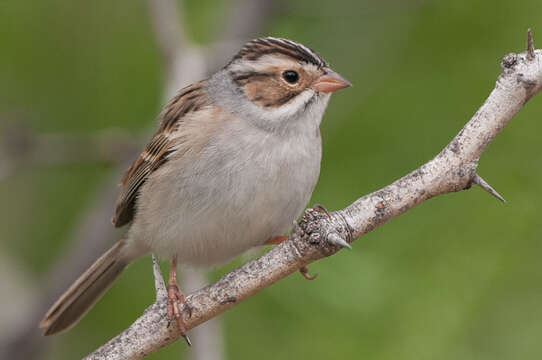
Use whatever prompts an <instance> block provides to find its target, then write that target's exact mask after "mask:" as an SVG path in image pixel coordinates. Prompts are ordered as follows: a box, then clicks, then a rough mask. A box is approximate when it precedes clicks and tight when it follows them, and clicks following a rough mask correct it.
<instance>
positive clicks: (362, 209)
mask: <svg viewBox="0 0 542 360" xmlns="http://www.w3.org/2000/svg"><path fill="white" fill-rule="evenodd" d="M529 38H530V33H529ZM528 43H530V44H532V40H529V41H528ZM531 49H532V45H528V48H527V51H526V52H524V53H522V54H509V55H507V56H505V57H504V59H503V61H502V73H501V75H500V76H499V78H498V80H497V83H496V86H495V89H494V90H493V91H492V92H491V94H490V95H489V97H488V99H487V100H486V101H485V103H484V104H483V105H482V107H481V108H480V109H479V110H478V111H477V112H476V113H475V114H474V116H473V117H472V118H471V120H470V121H469V122H468V123H467V124H466V125H465V127H463V129H462V130H461V131H460V132H459V133H458V134H457V136H456V137H455V138H454V139H453V140H452V141H451V142H450V143H449V144H448V145H447V146H446V147H445V148H444V149H443V150H442V151H441V152H440V153H439V154H438V155H437V156H436V157H435V158H433V159H432V160H430V161H429V162H427V163H426V164H424V165H422V166H421V167H420V168H418V169H416V170H415V171H413V172H411V173H410V174H408V175H406V176H404V177H402V178H401V179H399V180H397V181H395V182H394V183H392V184H390V185H388V186H386V187H384V188H382V189H380V190H378V191H376V192H373V193H371V194H368V195H366V196H364V197H362V198H360V199H358V200H357V201H355V202H354V203H353V204H351V205H350V206H348V207H347V208H345V209H343V210H339V211H335V212H332V213H327V211H322V210H321V209H318V210H315V209H308V210H306V211H305V213H304V215H303V217H302V219H301V220H300V221H299V223H298V224H295V226H294V232H293V233H292V235H291V236H290V237H289V239H288V240H287V241H285V242H284V243H282V244H280V245H278V246H276V247H274V248H273V249H271V250H270V251H269V252H267V253H266V254H264V255H263V256H261V257H259V258H258V259H255V260H253V261H251V262H249V263H247V264H245V265H243V266H241V267H239V268H237V269H235V270H233V271H232V272H230V273H228V274H226V275H225V276H224V277H223V278H221V279H220V280H218V281H217V282H216V283H214V284H212V285H209V286H207V287H205V288H203V289H200V290H198V291H195V292H193V293H191V294H190V295H188V296H187V298H186V299H187V303H188V305H189V306H190V307H191V309H192V312H191V316H190V317H189V316H188V315H187V312H186V311H185V312H183V314H185V317H184V323H185V325H186V327H187V329H191V328H194V327H195V326H197V325H199V324H201V323H203V322H205V321H207V320H209V319H211V318H213V317H215V316H217V315H218V314H220V313H222V312H224V311H226V310H228V309H229V308H231V307H233V306H235V305H237V304H238V303H240V302H241V301H243V300H244V299H246V298H248V297H250V296H252V295H254V294H255V293H256V292H258V291H260V290H262V289H265V288H266V287H268V286H270V285H271V284H273V283H275V282H276V281H278V280H280V279H282V278H284V277H286V276H287V275H289V274H291V273H293V272H295V271H297V270H299V269H300V268H302V267H303V266H306V265H307V264H309V263H311V262H313V261H316V260H318V259H321V258H323V257H327V256H330V255H333V254H335V253H336V252H337V251H339V250H340V248H341V246H336V245H334V244H339V245H341V241H339V239H342V240H344V241H345V242H346V243H350V242H352V241H354V240H355V239H357V238H359V237H360V236H362V235H363V234H366V233H368V232H369V231H371V230H373V229H374V228H376V227H378V226H380V225H382V224H384V223H385V222H387V221H388V220H390V219H392V218H394V217H397V216H399V215H401V214H402V213H404V212H406V211H408V210H409V209H411V208H413V207H414V206H416V205H419V204H421V203H422V202H424V201H426V200H428V199H430V198H432V197H435V196H437V195H441V194H446V193H450V192H456V191H460V190H464V189H468V188H470V187H471V186H472V184H477V185H480V186H481V187H483V188H484V189H486V190H488V189H491V187H490V186H489V185H488V184H487V183H486V182H485V181H483V180H481V178H480V177H479V176H478V175H477V173H476V169H477V167H478V161H479V159H480V156H481V155H482V153H483V151H484V150H485V149H486V148H487V146H488V145H489V143H490V142H491V141H492V140H493V138H494V137H495V136H496V135H497V134H498V133H499V132H500V131H501V130H502V129H503V128H504V126H506V124H508V122H509V121H510V119H511V118H512V117H513V116H514V115H515V114H516V113H517V112H518V111H519V110H520V109H521V108H522V107H523V105H524V104H525V103H526V102H527V101H528V100H529V99H530V98H531V97H532V96H533V95H535V94H537V93H538V92H540V90H541V89H542V67H541V66H540V65H541V62H542V50H532V51H531ZM491 190H492V189H491ZM491 190H490V191H489V192H490V193H493V195H495V194H496V192H494V190H492V191H491ZM496 196H497V195H496ZM497 197H499V196H497ZM342 245H343V246H344V244H342ZM154 267H155V273H156V274H159V272H158V271H157V270H156V268H157V264H156V263H155V264H154ZM161 286H162V285H161ZM161 291H163V289H160V292H161ZM166 302H167V300H165V299H164V298H163V297H161V296H157V299H156V302H155V303H154V304H153V305H151V306H150V307H149V308H147V309H146V310H145V312H144V313H143V315H142V316H141V317H140V318H138V319H137V320H136V321H135V322H134V323H133V324H132V325H131V326H130V327H129V328H128V329H126V330H125V331H123V332H122V333H121V334H119V335H118V336H116V337H115V338H113V339H112V340H111V341H109V342H108V343H107V344H105V345H103V346H102V347H101V348H99V349H98V350H96V351H95V352H93V353H92V354H90V355H89V356H88V357H87V359H110V360H112V359H139V358H142V357H143V356H145V355H147V354H149V353H151V352H153V351H155V350H157V349H159V348H161V347H163V346H165V345H167V344H169V343H171V342H173V341H175V340H176V339H177V338H178V337H179V335H180V334H179V330H178V328H177V327H176V325H175V323H174V322H171V323H170V321H169V320H168V317H167V311H166Z"/></svg>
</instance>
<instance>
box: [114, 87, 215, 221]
mask: <svg viewBox="0 0 542 360" xmlns="http://www.w3.org/2000/svg"><path fill="white" fill-rule="evenodd" d="M187 95H189V96H187ZM206 103H207V97H206V94H205V91H204V88H203V83H202V82H200V83H195V84H192V85H190V86H187V87H186V88H184V89H182V90H181V91H180V92H179V93H178V94H177V95H176V96H175V97H174V98H173V99H171V101H170V102H169V103H168V104H167V105H166V106H165V108H164V111H163V112H162V113H161V115H160V126H159V128H158V130H157V132H156V133H155V134H154V136H153V137H152V139H151V141H150V142H149V143H148V144H147V146H146V147H145V150H144V151H143V152H142V153H141V154H140V155H139V157H138V158H137V159H136V160H135V161H134V162H133V163H132V165H131V166H130V168H128V170H127V171H126V173H125V174H124V176H123V177H122V180H121V184H120V185H121V187H122V190H121V193H120V195H119V198H118V199H117V203H116V206H115V215H114V216H113V219H112V222H113V224H114V225H115V226H116V227H120V226H123V225H125V224H127V223H129V222H130V221H132V219H133V218H134V216H135V211H136V201H137V197H138V193H139V190H140V189H141V186H142V185H143V184H144V183H145V181H147V179H148V178H149V176H150V175H151V174H152V173H153V172H154V171H156V169H158V168H159V167H160V166H162V165H163V164H164V163H165V162H166V161H167V158H168V154H169V153H170V152H171V151H173V149H174V148H175V146H176V145H177V140H176V137H175V133H176V132H179V131H182V130H181V124H182V121H183V118H184V117H185V116H186V115H187V114H188V113H192V112H195V111H197V110H198V109H199V108H201V107H202V106H204V105H205V104H206Z"/></svg>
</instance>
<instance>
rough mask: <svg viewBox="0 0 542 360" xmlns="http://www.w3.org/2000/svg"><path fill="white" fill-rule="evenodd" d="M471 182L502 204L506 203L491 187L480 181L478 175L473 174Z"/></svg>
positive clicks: (482, 180)
mask: <svg viewBox="0 0 542 360" xmlns="http://www.w3.org/2000/svg"><path fill="white" fill-rule="evenodd" d="M472 182H473V183H474V184H476V185H478V186H480V187H481V188H482V189H484V190H485V191H487V192H488V193H490V194H491V195H493V196H495V197H496V198H497V199H499V200H500V201H502V202H503V203H506V200H504V198H503V197H502V196H501V195H500V194H499V193H498V192H496V191H495V189H493V188H492V187H491V185H489V184H488V183H487V182H486V181H485V180H484V179H482V178H481V177H480V175H478V174H475V175H474V178H473V179H472Z"/></svg>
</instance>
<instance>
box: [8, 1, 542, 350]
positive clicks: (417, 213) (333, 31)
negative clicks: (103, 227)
mask: <svg viewBox="0 0 542 360" xmlns="http://www.w3.org/2000/svg"><path fill="white" fill-rule="evenodd" d="M228 6H229V5H228V3H224V2H220V1H212V0H197V1H195V0H190V1H186V6H185V8H186V13H185V18H186V20H187V27H188V28H189V33H190V37H191V38H192V39H193V40H194V41H196V42H198V43H201V44H205V43H207V42H209V41H211V40H212V39H213V38H214V37H216V34H217V33H218V32H219V31H220V24H221V22H222V21H224V19H222V18H221V16H222V15H223V14H224V9H226V8H227V7H228ZM541 12H542V3H541V2H540V0H521V1H514V2H513V1H509V0H487V1H472V0H461V1H436V0H433V1H431V0H427V1H421V0H416V1H401V0H387V1H379V2H377V1H355V0H350V1H346V0H345V1H338V0H336V1H333V2H326V1H321V0H318V1H315V0H303V1H296V2H295V3H293V4H287V3H286V2H284V3H281V4H280V6H278V8H277V9H276V10H275V12H274V13H272V14H270V16H269V18H268V21H267V22H266V24H265V25H264V26H263V28H262V29H261V31H260V32H259V33H258V34H254V36H258V35H273V36H281V37H287V38H291V39H293V40H297V41H299V42H302V43H304V44H306V45H308V46H310V47H311V48H313V49H316V50H317V51H318V52H319V53H320V54H321V55H322V56H323V57H324V58H325V59H326V60H328V61H329V62H330V63H331V64H332V66H333V67H334V69H336V70H337V71H338V72H340V73H341V74H342V75H344V76H345V77H346V78H348V79H349V80H350V81H351V82H352V83H353V84H354V86H353V87H352V88H350V89H347V90H344V91H341V92H339V93H337V94H335V95H334V96H333V99H332V101H331V103H330V105H329V107H328V111H327V113H326V116H325V119H324V122H323V124H322V134H323V141H324V156H323V160H322V172H321V176H320V181H319V183H318V185H317V187H316V190H315V192H314V194H313V198H312V200H311V203H315V202H317V203H321V204H324V205H325V206H326V207H327V208H328V209H330V210H335V209H339V208H343V207H345V206H346V205H348V204H350V203H351V202H352V201H354V200H355V199H357V198H358V197H360V196H361V195H363V194H366V193H368V192H371V191H374V190H377V189H378V188H380V187H382V186H385V185H387V184H388V183H390V182H392V181H393V180H395V179H397V178H398V177H400V176H402V175H404V174H406V173H407V172H409V171H411V170H412V169H414V168H416V167H418V166H419V165H421V164H422V163H424V162H425V161H427V160H429V159H431V158H432V157H433V156H434V155H436V154H437V153H438V152H439V151H440V149H441V148H442V147H443V146H444V145H445V144H446V143H447V142H448V141H450V140H451V138H452V137H453V136H454V135H455V134H456V133H457V132H458V131H459V130H460V129H461V127H462V126H463V124H464V123H465V122H466V121H467V120H468V119H469V118H470V117H471V116H472V114H474V112H475V111H476V110H477V108H478V107H479V106H480V105H481V104H482V102H483V101H484V100H485V98H486V97H487V95H488V94H489V92H490V91H491V90H492V89H493V87H494V84H495V80H496V78H497V76H498V74H499V73H500V65H499V63H500V60H501V59H502V57H503V56H504V55H505V54H507V53H509V52H520V51H523V49H524V44H525V33H526V29H527V28H528V27H532V28H533V32H534V38H535V45H536V43H537V38H538V39H541V40H540V41H539V43H542V26H540V25H539V24H540V19H542V17H541V15H542V14H541ZM0 16H1V18H0V44H2V45H1V50H0V131H2V126H4V125H7V124H11V123H13V122H19V121H20V122H23V121H24V122H25V123H27V124H30V125H31V126H32V128H33V129H35V130H37V131H40V132H70V133H76V134H77V133H79V134H90V133H97V132H99V131H102V130H106V129H110V128H122V129H127V130H128V131H130V133H133V134H134V136H137V134H139V133H140V132H141V131H144V130H145V129H147V128H148V127H149V126H151V123H152V121H153V119H154V118H155V116H156V114H157V113H158V112H159V109H160V107H161V106H162V103H163V101H162V98H161V96H162V87H163V84H162V80H163V75H164V69H163V65H162V61H161V57H160V54H159V52H158V49H157V47H156V43H155V41H154V38H153V34H152V31H151V27H150V25H149V20H148V9H147V6H146V4H145V2H143V1H141V0H137V1H134V0H116V1H105V0H99V1H92V2H70V1H66V0H63V1H62V0H51V1H16V0H8V1H2V2H1V3H0ZM541 115H542V98H541V97H540V95H539V96H537V97H535V98H533V99H532V100H531V101H530V102H529V103H528V104H527V106H526V107H525V108H524V109H523V110H521V112H520V113H519V114H518V115H517V116H516V117H515V118H514V119H513V121H512V122H511V123H510V124H509V126H507V127H506V128H505V130H504V131H503V132H502V133H501V134H500V135H499V136H498V137H497V138H496V139H495V141H494V142H493V143H492V144H491V146H490V147H489V149H488V150H487V151H486V152H485V153H484V154H483V156H482V158H481V161H480V166H479V173H480V174H481V175H482V177H484V178H485V179H486V180H487V181H488V182H489V183H490V184H492V185H493V186H494V187H495V188H496V189H497V190H498V191H499V192H500V193H501V194H502V195H503V196H504V197H505V198H506V200H507V203H506V204H505V205H503V204H501V203H499V202H498V201H497V200H495V199H494V198H492V197H490V196H489V195H487V194H486V193H484V192H483V191H482V190H480V189H479V188H473V189H471V190H469V191H463V192H459V193H455V194H451V195H445V196H441V197H438V198H436V199H433V200H430V201H428V202H426V203H424V204H422V205H421V206H419V207H417V208H415V209H413V210H412V211H409V212H408V213H406V214H404V215H403V216H401V217H399V218H397V219H394V220H393V221H391V222H390V223H388V224H386V225H384V226H382V227H381V228H378V229H376V230H375V231H373V232H371V233H369V234H367V235H366V236H364V237H363V238H361V239H359V240H358V241H356V242H355V243H354V244H353V251H350V252H349V251H342V252H340V253H339V254H338V255H336V256H333V257H331V258H328V259H324V260H322V261H319V262H317V263H315V264H313V265H311V267H310V269H311V272H318V273H319V274H320V276H319V277H318V279H317V280H315V281H313V282H306V281H305V280H303V279H302V278H301V276H299V275H297V274H296V275H293V276H290V277H289V278H287V279H284V280H283V281H280V282H279V283H277V284H275V285H274V286H272V287H270V288H268V289H265V290H264V291H262V292H261V293H259V294H257V295H255V296H254V297H252V298H250V299H248V300H247V301H245V302H244V303H242V304H241V305H239V306H236V307H235V308H233V309H232V310H230V311H228V312H227V313H225V314H223V315H221V319H222V320H223V327H224V334H225V339H224V343H225V354H226V358H229V359H253V358H255V357H258V358H259V359H260V360H265V359H273V360H275V359H288V358H301V359H309V358H310V359H329V358H337V359H358V358H366V359H477V360H481V359H518V358H519V359H540V358H541V357H542V343H541V342H540V334H541V333H542V269H541V264H540V259H541V258H542V241H541V240H542V218H541V215H540V213H541V210H542V204H541V203H540V201H539V199H540V197H541V195H542V159H541V157H540V155H539V154H540V151H541V148H542V144H541V142H540V135H539V134H540V133H541V132H542V123H540V122H539V121H540V119H541ZM113 172H114V169H113V168H112V167H111V166H107V165H105V164H102V163H88V162H85V163H77V164H70V165H57V166H49V167H46V166H40V167H30V168H23V169H20V170H19V171H17V172H16V173H15V174H13V175H12V176H10V177H8V178H6V179H3V180H0V199H1V200H2V201H1V202H0V239H1V240H0V241H1V243H0V251H1V252H2V253H3V254H4V256H7V257H9V258H11V259H12V260H11V261H12V262H14V263H16V264H17V265H18V266H20V267H21V268H22V269H24V272H25V273H26V276H27V281H29V283H30V284H35V285H36V286H37V285H40V286H43V285H44V284H42V283H41V282H42V281H43V274H44V273H45V272H46V271H47V270H48V269H49V267H50V266H52V264H53V263H54V262H55V261H57V259H58V258H57V256H59V254H60V253H61V251H62V250H63V249H65V248H66V247H68V242H69V241H70V239H71V238H70V236H71V235H73V231H74V227H75V226H76V223H77V221H78V220H79V219H80V218H81V216H83V210H85V209H86V208H87V206H88V202H89V201H90V200H91V199H92V198H93V197H95V196H96V192H97V191H98V190H99V189H100V185H102V184H103V183H104V182H106V181H109V176H110V175H111V174H112V173H113ZM111 212H112V210H111ZM239 264H241V262H240V261H239V260H237V261H236V262H234V264H232V265H228V266H226V267H224V268H221V269H216V270H213V272H212V277H213V278H217V277H219V276H220V275H221V274H223V273H225V272H226V271H227V270H228V269H231V268H232V266H236V265H239ZM153 296H154V292H153V281H152V274H151V268H150V259H149V258H145V259H143V260H140V261H138V262H137V263H136V264H134V265H132V266H131V267H130V268H129V269H128V271H126V273H125V274H124V275H123V276H122V277H121V278H120V280H118V282H117V283H116V284H115V286H114V287H113V288H112V289H111V290H110V291H109V292H108V293H107V294H106V295H105V296H104V298H103V300H102V301H100V303H98V304H97V305H96V307H95V308H94V309H93V310H92V311H91V312H90V313H89V314H88V315H87V316H86V317H85V318H84V319H83V320H82V321H81V322H80V324H79V325H78V326H77V327H75V328H74V329H72V330H71V331H69V332H67V333H65V334H62V335H60V336H57V337H54V338H48V339H47V340H46V344H47V345H48V346H46V347H44V348H43V350H42V351H43V353H41V354H40V355H39V357H38V358H44V359H72V358H77V357H81V356H83V355H85V354H87V353H88V352H90V351H92V350H93V349H95V348H97V347H98V346H99V345H101V344H103V343H104V342H105V341H107V340H108V339H109V338H111V337H112V336H114V335H115V334H117V333H118V332H119V331H121V330H122V329H123V328H125V327H126V326H127V325H128V324H129V323H131V321H132V320H133V319H135V318H136V317H137V316H138V315H139V314H140V313H141V311H142V310H143V309H144V308H145V307H146V306H148V305H149V304H150V303H151V302H152V301H153ZM2 299H3V301H10V302H17V301H18V299H17V298H9V297H8V298H7V300H6V297H3V298H2ZM0 335H1V334H0ZM184 346H185V345H184V344H183V343H181V342H177V343H175V344H173V345H171V346H169V347H167V348H165V349H162V350H160V351H158V352H157V353H155V354H153V355H151V356H149V358H150V359H167V358H177V357H178V355H177V354H179V353H182V350H181V348H184Z"/></svg>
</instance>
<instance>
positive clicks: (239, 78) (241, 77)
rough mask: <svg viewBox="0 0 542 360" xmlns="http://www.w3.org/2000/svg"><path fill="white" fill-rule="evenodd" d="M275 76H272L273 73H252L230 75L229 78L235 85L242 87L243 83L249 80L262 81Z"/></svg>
mask: <svg viewBox="0 0 542 360" xmlns="http://www.w3.org/2000/svg"><path fill="white" fill-rule="evenodd" d="M275 75H276V74H273V73H260V72H255V71H253V72H241V73H232V74H231V77H232V79H233V81H234V82H235V83H236V84H237V85H242V84H243V83H246V82H248V81H249V80H254V79H263V78H267V77H273V76H275Z"/></svg>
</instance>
